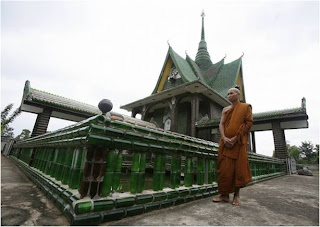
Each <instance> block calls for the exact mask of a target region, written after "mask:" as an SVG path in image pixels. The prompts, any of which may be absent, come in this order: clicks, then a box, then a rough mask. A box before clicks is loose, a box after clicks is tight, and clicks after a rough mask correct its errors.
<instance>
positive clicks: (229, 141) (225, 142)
mask: <svg viewBox="0 0 320 227" xmlns="http://www.w3.org/2000/svg"><path fill="white" fill-rule="evenodd" d="M223 142H224V145H225V146H226V147H227V148H232V147H233V145H234V144H233V143H232V141H231V139H230V138H228V137H224V138H223Z"/></svg>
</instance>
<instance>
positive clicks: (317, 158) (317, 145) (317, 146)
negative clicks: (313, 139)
mask: <svg viewBox="0 0 320 227" xmlns="http://www.w3.org/2000/svg"><path fill="white" fill-rule="evenodd" d="M314 150H315V152H317V153H316V155H317V157H316V163H318V164H319V144H316V148H315V149H314Z"/></svg>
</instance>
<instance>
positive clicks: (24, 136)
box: [15, 129, 31, 140]
mask: <svg viewBox="0 0 320 227" xmlns="http://www.w3.org/2000/svg"><path fill="white" fill-rule="evenodd" d="M30 133H31V132H30V130H29V129H22V132H21V133H20V135H18V136H17V137H16V138H15V139H16V140H25V139H28V138H30Z"/></svg>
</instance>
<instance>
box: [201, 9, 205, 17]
mask: <svg viewBox="0 0 320 227" xmlns="http://www.w3.org/2000/svg"><path fill="white" fill-rule="evenodd" d="M201 16H202V17H205V16H206V14H205V13H204V9H202V13H201Z"/></svg>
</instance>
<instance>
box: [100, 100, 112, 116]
mask: <svg viewBox="0 0 320 227" xmlns="http://www.w3.org/2000/svg"><path fill="white" fill-rule="evenodd" d="M112 107H113V105H112V102H111V101H110V100H109V99H102V100H101V101H100V102H99V104H98V108H99V109H100V110H101V112H102V113H103V114H106V113H108V112H110V111H111V110H112Z"/></svg>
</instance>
